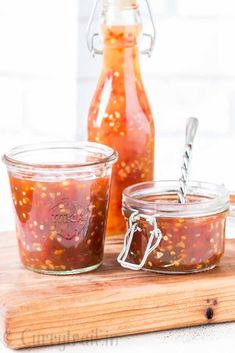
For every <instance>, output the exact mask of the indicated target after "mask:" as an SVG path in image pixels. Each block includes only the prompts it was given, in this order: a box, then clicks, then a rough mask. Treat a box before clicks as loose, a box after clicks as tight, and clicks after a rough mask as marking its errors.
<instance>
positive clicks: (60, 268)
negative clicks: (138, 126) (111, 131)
mask: <svg viewBox="0 0 235 353" xmlns="http://www.w3.org/2000/svg"><path fill="white" fill-rule="evenodd" d="M116 159H117V154H116V152H114V151H113V150H112V149H111V148H109V147H106V146H103V145H99V144H95V143H67V142H59V143H57V142H56V143H46V144H45V143H43V144H35V145H26V146H21V147H17V148H14V149H13V150H11V151H10V152H8V153H7V154H6V155H5V156H4V157H3V161H4V162H5V163H6V165H7V169H8V174H9V179H10V186H11V192H12V199H13V203H14V209H15V215H16V233H17V239H18V245H19V253H20V258H21V261H22V264H23V265H24V266H25V267H26V268H27V269H30V270H33V271H37V272H41V273H45V274H73V273H80V272H87V271H91V270H94V269H96V268H97V267H99V266H100V265H101V263H102V259H103V251H104V234H105V228H106V215H107V209H108V199H109V189H110V176H111V170H112V165H113V163H114V162H115V161H116Z"/></svg>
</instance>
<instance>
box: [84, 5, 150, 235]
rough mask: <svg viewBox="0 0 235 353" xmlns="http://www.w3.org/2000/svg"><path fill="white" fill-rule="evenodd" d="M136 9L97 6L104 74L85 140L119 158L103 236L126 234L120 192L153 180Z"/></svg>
mask: <svg viewBox="0 0 235 353" xmlns="http://www.w3.org/2000/svg"><path fill="white" fill-rule="evenodd" d="M139 3H140V1H139V2H137V1H136V0H103V1H102V17H101V24H100V27H101V35H102V41H103V51H102V54H103V68H102V72H101V75H100V78H99V81H98V85H97V88H96V90H95V94H94V97H93V100H92V102H91V106H90V110H89V115H88V139H89V141H95V142H98V143H103V144H105V145H108V146H110V147H112V148H113V149H115V150H116V151H118V154H119V159H118V162H117V163H116V165H115V166H114V169H113V176H112V185H111V196H110V207H109V214H108V223H107V235H115V234H121V233H124V232H125V229H126V225H125V222H124V219H123V216H122V211H121V209H122V192H123V190H124V189H125V188H126V187H128V186H130V185H132V184H136V183H139V182H144V181H150V180H153V177H154V136H155V130H154V121H153V117H152V113H151V108H150V105H149V102H148V99H147V96H146V92H145V89H144V85H143V82H142V77H141V72H140V64H139V52H140V50H139V46H138V43H139V38H140V36H141V33H142V20H141V15H140V10H139ZM146 4H147V6H148V10H149V14H150V19H151V20H152V16H151V12H150V9H149V4H148V2H147V3H146ZM91 21H92V20H91ZM152 25H153V22H152ZM153 30H154V25H153ZM97 35H98V34H94V35H93V36H92V39H91V42H90V49H91V51H93V52H96V53H101V52H100V51H99V50H96V49H94V48H93V45H94V40H95V36H97ZM88 36H89V33H88ZM143 36H147V37H149V38H150V41H151V45H150V49H147V50H145V51H144V53H145V54H146V53H147V54H150V52H151V50H152V47H153V44H154V39H155V30H154V34H153V36H151V35H150V34H143V33H142V37H143ZM88 40H89V39H88ZM88 44H89V41H88Z"/></svg>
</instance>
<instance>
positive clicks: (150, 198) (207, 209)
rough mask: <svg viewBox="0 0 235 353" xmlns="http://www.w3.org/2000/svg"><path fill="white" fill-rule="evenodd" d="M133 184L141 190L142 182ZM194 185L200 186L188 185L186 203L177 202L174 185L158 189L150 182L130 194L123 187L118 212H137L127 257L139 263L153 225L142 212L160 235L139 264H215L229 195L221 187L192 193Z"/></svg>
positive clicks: (170, 268) (181, 267)
mask: <svg viewBox="0 0 235 353" xmlns="http://www.w3.org/2000/svg"><path fill="white" fill-rule="evenodd" d="M159 183H161V182H159ZM152 184H153V183H152ZM157 184H158V183H156V185H157ZM156 185H155V188H156V187H157V186H156ZM145 186H146V183H145ZM200 187H201V189H203V188H202V186H201V185H200ZM134 188H135V187H134ZM136 188H137V189H138V188H139V189H140V190H141V184H139V185H138V187H136ZM146 188H147V187H146ZM205 188H206V185H205ZM220 188H222V187H220ZM150 189H151V188H150ZM196 189H197V192H200V190H199V187H196V186H195V185H193V186H192V187H191V191H192V193H190V194H189V195H188V197H187V203H186V204H185V205H182V204H179V202H178V194H177V193H175V192H174V191H173V190H174V188H173V190H171V192H169V193H164V192H163V191H162V192H161V193H157V192H154V190H153V188H152V189H151V190H150V192H147V193H145V192H137V191H134V192H133V195H131V188H129V191H126V194H125V192H124V204H123V214H124V217H125V219H126V221H128V220H129V219H130V217H131V214H132V213H133V211H135V212H136V213H137V214H138V215H139V216H138V219H136V222H137V227H136V230H135V232H134V235H133V239H132V242H131V244H130V249H129V253H128V257H127V261H128V262H129V263H132V264H136V265H138V264H140V263H141V261H142V259H143V258H144V256H145V253H146V248H147V246H148V242H149V236H150V233H151V231H153V226H152V224H151V222H149V220H148V219H146V218H144V217H142V216H141V215H143V214H144V215H149V216H150V217H154V219H155V220H156V224H157V227H158V229H159V231H160V234H161V241H160V243H159V245H158V246H157V247H156V248H155V249H153V251H152V252H151V253H150V254H149V255H148V257H147V259H146V262H145V264H144V266H143V268H144V269H147V270H151V271H156V272H164V273H193V272H201V271H205V270H209V269H212V268H214V267H216V266H217V265H218V264H219V262H220V259H221V257H222V255H223V253H224V244H225V224H226V217H227V214H228V208H229V203H228V195H227V194H226V191H224V194H223V190H222V191H221V192H222V196H221V197H220V196H216V195H214V196H213V195H212V194H210V191H208V195H207V193H206V192H205V191H206V190H201V192H202V194H201V195H200V194H194V193H193V191H196ZM145 191H146V190H145ZM155 191H156V190H155ZM214 191H215V192H216V190H214ZM135 193H136V194H135ZM151 193H152V194H151ZM131 199H132V200H131ZM132 201H134V202H132ZM154 209H155V211H154ZM134 220H135V219H134Z"/></svg>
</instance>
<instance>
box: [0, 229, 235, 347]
mask: <svg viewBox="0 0 235 353" xmlns="http://www.w3.org/2000/svg"><path fill="white" fill-rule="evenodd" d="M120 248H121V241H118V240H109V241H107V244H106V256H105V261H104V265H103V266H102V267H101V268H100V269H99V270H97V271H95V272H91V273H88V274H83V275H76V276H68V277H65V276H63V277H57V276H47V275H40V274H37V273H33V272H30V271H27V270H24V269H23V268H22V267H21V265H20V263H19V259H18V254H17V247H16V242H15V235H14V234H12V233H1V234H0V280H1V281H0V300H1V302H0V303H1V324H2V334H3V337H4V340H5V342H6V344H7V345H8V346H9V347H12V348H22V347H33V346H43V345H52V344H58V343H65V342H75V341H76V342H77V341H84V340H92V339H98V338H111V337H116V336H123V335H130V334H136V333H142V332H151V331H159V330H165V329H172V328H178V327H186V326H194V325H201V324H209V323H218V322H227V321H233V320H235V240H228V241H227V243H226V255H225V256H224V258H223V261H222V263H221V266H220V267H219V268H217V269H215V270H213V271H211V272H208V273H203V274H195V275H185V276H182V275H181V276H177V275H172V276H169V275H159V274H154V273H147V272H143V271H141V272H133V271H129V270H124V269H122V268H121V267H119V265H118V264H117V262H116V257H117V254H118V252H119V250H120Z"/></svg>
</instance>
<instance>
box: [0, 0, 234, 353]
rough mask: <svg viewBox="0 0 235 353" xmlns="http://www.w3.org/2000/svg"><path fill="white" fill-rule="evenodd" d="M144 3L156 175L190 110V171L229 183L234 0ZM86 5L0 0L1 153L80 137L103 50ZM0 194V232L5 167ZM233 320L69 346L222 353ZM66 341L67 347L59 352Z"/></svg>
mask: <svg viewBox="0 0 235 353" xmlns="http://www.w3.org/2000/svg"><path fill="white" fill-rule="evenodd" d="M150 2H151V5H152V8H153V12H154V19H155V22H156V27H157V42H156V48H155V52H154V55H153V57H152V58H151V59H147V58H142V59H141V60H142V72H143V78H144V81H145V86H146V89H147V92H148V95H149V98H150V102H151V105H152V108H153V112H154V117H155V121H156V132H157V136H156V138H157V145H156V178H158V179H161V178H168V179H171V178H178V176H179V166H180V162H181V154H182V147H183V143H184V124H185V120H186V118H187V117H188V116H196V117H198V118H199V119H200V130H199V134H198V137H197V140H196V145H195V150H194V157H193V167H192V178H193V179H200V180H207V181H216V182H218V183H225V184H226V185H227V186H228V188H229V189H234V190H235V168H234V154H235V44H234V43H235V41H234V37H235V1H234V0H150ZM91 3H92V1H91V0H0V153H1V154H3V153H4V152H5V151H6V150H8V149H9V148H11V147H14V146H15V145H18V144H22V143H28V142H32V141H41V140H53V139H74V138H76V139H83V138H85V126H86V118H87V110H88V107H89V103H90V100H91V97H92V94H93V92H94V89H95V85H96V82H97V78H98V76H99V72H100V68H101V58H95V59H92V58H91V56H90V54H89V53H88V51H87V48H86V43H85V27H86V23H87V20H88V15H89V13H90V9H91ZM0 195H1V197H0V230H3V229H10V228H13V227H14V222H13V214H12V211H11V200H10V195H9V188H8V182H7V175H6V172H5V167H4V166H3V165H1V167H0ZM234 327H235V326H234V325H233V324H230V325H221V326H213V327H210V328H200V329H197V328H195V329H190V330H180V331H172V332H165V333H156V334H151V335H142V336H138V337H135V338H126V339H120V340H119V344H118V346H117V347H113V348H110V347H108V348H107V347H106V348H104V347H103V346H102V343H99V344H98V345H97V346H92V345H91V346H89V345H88V346H86V345H76V346H75V347H76V350H79V351H80V352H88V351H89V352H92V351H97V352H98V351H102V352H104V351H113V352H115V351H122V352H127V351H129V350H128V349H127V346H129V345H130V344H131V343H132V344H133V346H132V348H133V349H135V351H136V352H139V351H141V352H142V350H143V346H144V347H146V348H147V349H148V351H150V352H152V351H156V349H162V350H163V349H164V350H165V351H166V344H167V346H168V350H169V351H172V350H174V351H175V352H177V351H178V350H177V349H178V348H179V351H181V352H182V351H183V352H184V350H185V351H186V349H187V350H190V351H191V352H194V349H195V351H196V350H197V351H198V350H199V349H201V350H202V352H204V351H205V347H207V348H206V351H207V352H208V351H209V352H210V351H211V349H212V347H213V348H214V350H213V351H214V352H219V351H221V350H222V349H223V347H224V346H225V344H226V342H227V344H228V345H227V348H226V351H227V352H234V350H233V343H232V342H233V337H234ZM192 343H193V346H192ZM170 345H172V347H171V349H170ZM177 347H178V348H177ZM193 347H194V349H193ZM140 348H141V349H140ZM176 348H177V349H176ZM74 349H75V348H74V347H73V346H67V347H66V349H65V351H68V352H74ZM168 350H167V351H168ZM43 351H44V352H47V351H50V352H51V351H52V348H49V349H48V350H47V349H43ZM53 351H55V352H59V351H61V348H58V347H57V348H53ZM35 352H36V351H35Z"/></svg>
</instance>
